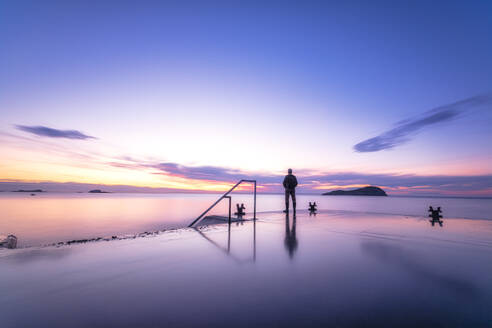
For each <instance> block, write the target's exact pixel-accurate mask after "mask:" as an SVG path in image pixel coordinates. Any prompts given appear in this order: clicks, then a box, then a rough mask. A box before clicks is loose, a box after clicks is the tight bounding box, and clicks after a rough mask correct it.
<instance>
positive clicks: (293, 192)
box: [285, 189, 296, 209]
mask: <svg viewBox="0 0 492 328" xmlns="http://www.w3.org/2000/svg"><path fill="white" fill-rule="evenodd" d="M289 196H290V197H292V207H293V208H294V209H296V190H295V189H285V208H286V209H289Z"/></svg>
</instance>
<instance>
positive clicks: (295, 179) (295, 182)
mask: <svg viewBox="0 0 492 328" xmlns="http://www.w3.org/2000/svg"><path fill="white" fill-rule="evenodd" d="M295 187H297V178H296V177H295V176H294V188H295Z"/></svg>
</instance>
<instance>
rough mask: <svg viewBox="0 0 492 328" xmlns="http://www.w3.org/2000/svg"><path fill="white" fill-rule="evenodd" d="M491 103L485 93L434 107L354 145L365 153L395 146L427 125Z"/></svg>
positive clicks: (450, 118) (489, 96) (490, 96)
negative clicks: (419, 115)
mask: <svg viewBox="0 0 492 328" xmlns="http://www.w3.org/2000/svg"><path fill="white" fill-rule="evenodd" d="M491 103H492V95H491V94H485V95H479V96H475V97H471V98H467V99H464V100H461V101H458V102H455V103H452V104H448V105H444V106H440V107H437V108H434V109H432V110H430V111H428V112H426V113H424V114H423V115H422V116H421V117H418V118H415V119H411V120H405V121H402V122H399V123H397V126H396V127H395V128H393V129H391V130H389V131H386V132H384V133H382V134H380V135H378V136H376V137H373V138H370V139H367V140H364V141H362V142H359V143H358V144H356V145H355V146H354V150H355V151H357V152H362V153H365V152H376V151H380V150H384V149H391V148H395V147H397V146H399V145H402V144H404V143H406V142H408V141H409V140H410V139H411V137H412V136H414V135H415V134H417V133H418V132H419V131H421V130H422V129H424V128H426V127H429V126H431V125H436V124H439V123H443V122H448V121H452V120H454V119H456V118H458V117H459V116H461V115H462V114H463V113H464V112H466V111H468V110H471V109H473V108H476V107H480V106H485V105H490V104H491Z"/></svg>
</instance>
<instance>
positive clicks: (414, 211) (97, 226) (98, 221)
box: [0, 193, 492, 246]
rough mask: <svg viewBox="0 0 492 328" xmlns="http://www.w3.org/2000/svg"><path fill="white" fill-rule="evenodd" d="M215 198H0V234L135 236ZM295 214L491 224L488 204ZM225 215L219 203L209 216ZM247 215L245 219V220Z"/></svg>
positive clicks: (439, 201) (31, 240)
mask: <svg viewBox="0 0 492 328" xmlns="http://www.w3.org/2000/svg"><path fill="white" fill-rule="evenodd" d="M218 197H219V196H218V195H216V194H56V193H46V194H38V195H37V196H36V197H31V196H29V195H28V194H27V195H26V194H23V193H1V195H0V208H2V216H1V217H0V234H14V235H16V236H17V237H18V238H19V239H18V245H19V246H25V245H40V244H46V243H53V242H59V241H68V240H73V239H84V238H94V237H104V236H112V235H124V234H135V233H140V232H143V231H155V230H161V229H167V228H178V227H185V226H187V225H188V224H189V223H190V222H191V221H192V220H193V219H194V218H196V217H197V216H198V215H199V214H200V213H201V212H202V211H204V210H205V209H207V208H208V207H209V206H210V204H211V203H213V202H214V201H215V200H216V199H217V198H218ZM297 197H298V204H299V209H303V210H305V209H307V208H308V204H309V202H312V201H316V203H317V204H318V208H319V210H320V211H321V212H323V211H326V210H346V211H355V212H374V213H387V214H403V215H416V216H421V217H425V218H427V215H428V212H427V209H428V207H429V205H433V206H442V208H443V211H444V212H443V215H444V217H445V218H453V217H458V218H459V217H466V218H474V219H492V216H491V215H492V202H490V200H488V199H452V198H446V199H445V198H404V197H362V196H358V197H356V198H354V197H353V196H337V197H327V196H320V195H298V196H297ZM236 203H244V204H245V206H246V213H247V214H248V215H250V213H251V212H252V209H253V197H252V195H250V194H237V193H233V194H232V206H233V208H235V204H236ZM283 206H285V205H284V200H283V195H264V194H260V195H258V211H259V212H265V211H278V210H280V209H282V207H283ZM225 213H227V202H226V201H223V202H222V203H220V204H219V205H218V206H217V207H216V208H214V209H213V210H212V211H211V212H210V214H225ZM248 215H247V216H248Z"/></svg>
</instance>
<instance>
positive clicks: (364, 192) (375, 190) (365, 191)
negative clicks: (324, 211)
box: [323, 186, 388, 196]
mask: <svg viewBox="0 0 492 328" xmlns="http://www.w3.org/2000/svg"><path fill="white" fill-rule="evenodd" d="M323 196H388V195H387V194H386V192H385V191H384V190H383V189H381V188H379V187H374V186H367V187H364V188H359V189H354V190H334V191H330V192H325V193H324V194H323Z"/></svg>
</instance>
